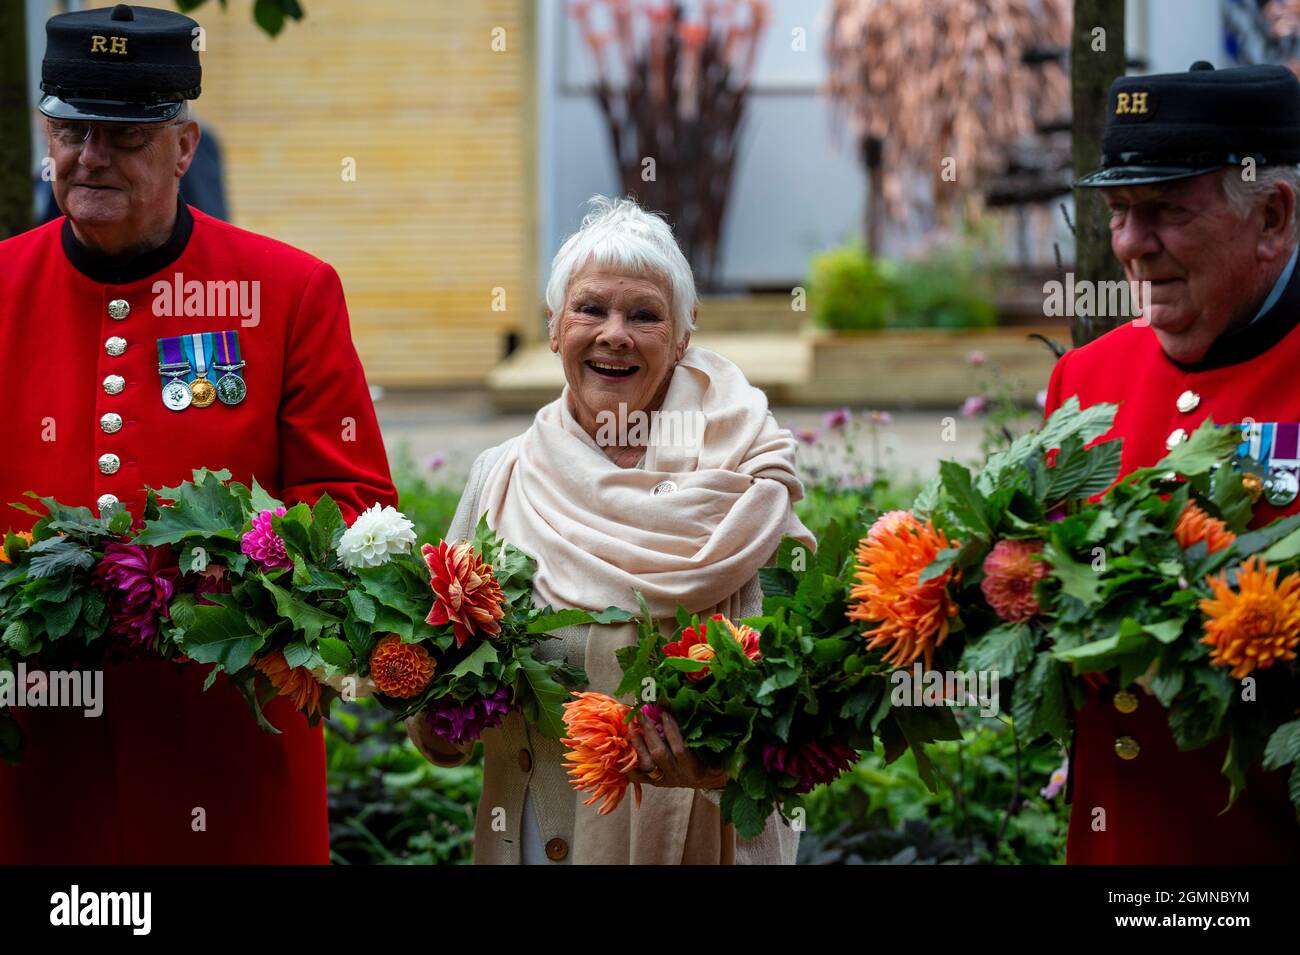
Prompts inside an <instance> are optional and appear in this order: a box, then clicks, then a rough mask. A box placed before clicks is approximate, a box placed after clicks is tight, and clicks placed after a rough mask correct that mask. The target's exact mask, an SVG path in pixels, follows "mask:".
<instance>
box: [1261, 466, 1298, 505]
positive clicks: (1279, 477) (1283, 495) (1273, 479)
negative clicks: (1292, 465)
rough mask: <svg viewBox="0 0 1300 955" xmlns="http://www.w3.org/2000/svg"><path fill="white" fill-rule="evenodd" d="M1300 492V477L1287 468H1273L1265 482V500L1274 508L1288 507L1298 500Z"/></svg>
mask: <svg viewBox="0 0 1300 955" xmlns="http://www.w3.org/2000/svg"><path fill="white" fill-rule="evenodd" d="M1298 491H1300V477H1297V476H1296V472H1295V471H1288V470H1287V469H1285V468H1272V469H1270V470H1269V472H1268V477H1267V478H1266V479H1265V480H1264V499H1265V500H1267V501H1268V503H1270V504H1272V505H1273V506H1274V507H1286V506H1287V505H1288V504H1290V503H1291V502H1292V501H1294V500H1295V499H1296V493H1297V492H1298Z"/></svg>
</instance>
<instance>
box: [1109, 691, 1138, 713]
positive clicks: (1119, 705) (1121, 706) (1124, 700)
mask: <svg viewBox="0 0 1300 955" xmlns="http://www.w3.org/2000/svg"><path fill="white" fill-rule="evenodd" d="M1111 703H1112V704H1113V705H1114V707H1115V709H1117V710H1119V711H1120V712H1121V713H1125V714H1127V713H1132V712H1133V711H1134V710H1136V709H1137V708H1138V698H1137V697H1136V696H1135V695H1134V694H1132V693H1130V692H1129V691H1128V690H1120V691H1119V692H1118V693H1116V694H1115V696H1114V698H1113V699H1112V700H1111Z"/></svg>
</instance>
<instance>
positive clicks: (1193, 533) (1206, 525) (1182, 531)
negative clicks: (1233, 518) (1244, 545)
mask: <svg viewBox="0 0 1300 955" xmlns="http://www.w3.org/2000/svg"><path fill="white" fill-rule="evenodd" d="M1174 537H1175V538H1176V539H1177V540H1178V546H1179V547H1181V548H1182V549H1183V550H1187V548H1189V547H1191V546H1192V545H1193V544H1196V543H1199V542H1200V541H1205V545H1206V547H1208V548H1209V550H1210V553H1211V554H1213V553H1214V552H1215V551H1216V550H1223V549H1224V548H1225V547H1230V546H1232V542H1233V541H1235V540H1236V539H1237V535H1236V534H1234V533H1233V532H1232V531H1230V530H1228V525H1227V524H1225V523H1223V521H1221V520H1219V519H1218V518H1217V517H1211V516H1210V515H1209V514H1207V513H1205V511H1203V510H1201V508H1200V507H1198V506H1197V505H1196V503H1195V502H1194V501H1188V502H1187V504H1186V506H1184V507H1183V511H1182V513H1181V514H1179V515H1178V523H1177V524H1175V525H1174Z"/></svg>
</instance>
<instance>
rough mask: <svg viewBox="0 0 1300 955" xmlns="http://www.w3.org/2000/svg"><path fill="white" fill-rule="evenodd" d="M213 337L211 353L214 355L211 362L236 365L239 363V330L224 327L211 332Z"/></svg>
mask: <svg viewBox="0 0 1300 955" xmlns="http://www.w3.org/2000/svg"><path fill="white" fill-rule="evenodd" d="M212 334H213V337H214V339H215V342H214V348H213V354H214V355H215V356H216V357H215V359H214V360H213V364H216V365H238V364H239V332H237V331H234V330H233V329H226V330H225V331H221V332H213V333H212Z"/></svg>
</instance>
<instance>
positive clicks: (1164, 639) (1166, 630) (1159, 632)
mask: <svg viewBox="0 0 1300 955" xmlns="http://www.w3.org/2000/svg"><path fill="white" fill-rule="evenodd" d="M1186 624H1187V621H1186V620H1184V619H1177V620H1161V621H1160V622H1159V623H1148V624H1143V625H1142V629H1143V630H1145V631H1146V632H1147V633H1149V634H1151V636H1153V637H1155V638H1156V639H1157V640H1159V641H1160V642H1161V643H1173V642H1174V641H1175V640H1177V639H1178V638H1179V637H1181V636H1182V635H1183V627H1184V626H1186Z"/></svg>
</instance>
